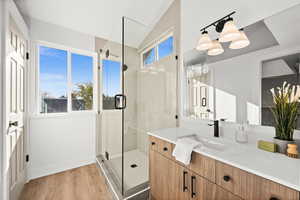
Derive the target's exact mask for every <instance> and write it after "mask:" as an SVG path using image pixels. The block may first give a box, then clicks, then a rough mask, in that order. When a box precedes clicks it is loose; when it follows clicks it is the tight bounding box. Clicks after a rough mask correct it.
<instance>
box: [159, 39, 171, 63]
mask: <svg viewBox="0 0 300 200" xmlns="http://www.w3.org/2000/svg"><path fill="white" fill-rule="evenodd" d="M157 51H158V59H162V58H164V57H166V56H168V55H170V54H172V53H173V37H172V36H171V37H169V38H168V39H166V40H165V41H163V42H161V43H160V44H159V45H158V49H157Z"/></svg>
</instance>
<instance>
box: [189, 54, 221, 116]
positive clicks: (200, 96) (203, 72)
mask: <svg viewBox="0 0 300 200" xmlns="http://www.w3.org/2000/svg"><path fill="white" fill-rule="evenodd" d="M205 61H206V59H205V57H203V56H202V54H199V52H198V51H196V50H192V51H190V52H188V53H186V54H185V55H184V66H185V74H186V94H187V95H186V97H187V98H186V116H187V117H190V118H193V119H203V120H208V119H214V117H215V116H214V106H213V105H214V91H213V84H212V83H213V73H212V70H211V69H210V68H209V67H208V66H207V65H206V64H205Z"/></svg>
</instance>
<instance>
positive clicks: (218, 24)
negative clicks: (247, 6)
mask: <svg viewBox="0 0 300 200" xmlns="http://www.w3.org/2000/svg"><path fill="white" fill-rule="evenodd" d="M233 14H235V12H232V13H229V14H228V15H226V16H225V17H223V18H221V19H219V20H217V21H215V22H213V23H211V24H209V25H207V26H205V27H203V28H202V29H201V30H200V31H201V32H202V34H201V36H200V38H199V41H198V43H197V46H196V49H197V50H198V51H206V50H207V54H208V55H211V56H215V55H220V54H222V53H223V52H224V49H223V47H222V45H221V44H220V42H231V44H230V47H229V48H230V49H241V48H244V47H246V46H248V45H249V44H250V41H249V39H248V37H247V36H246V34H245V32H244V31H243V30H242V29H240V30H239V29H238V28H237V27H236V25H235V23H234V21H233V18H232V17H231V16H232V15H233ZM211 26H214V27H215V30H216V32H218V33H220V36H219V38H218V39H216V40H213V41H212V39H211V38H210V37H209V35H208V32H207V29H208V28H210V27H211Z"/></svg>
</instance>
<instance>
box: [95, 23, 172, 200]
mask: <svg viewBox="0 0 300 200" xmlns="http://www.w3.org/2000/svg"><path fill="white" fill-rule="evenodd" d="M149 33H150V31H149V27H147V26H145V25H143V24H142V23H140V22H137V21H135V20H132V19H129V18H127V17H123V18H122V44H121V45H120V46H119V47H120V49H119V50H120V53H121V55H122V56H121V59H120V66H119V67H120V69H121V74H120V75H121V88H120V91H119V93H118V94H116V95H115V96H114V110H112V111H110V112H107V113H106V115H107V117H106V119H102V122H101V123H102V126H104V127H108V128H109V130H112V131H110V132H109V134H107V135H106V136H105V137H103V138H102V140H103V141H102V143H104V148H103V149H104V150H103V151H102V153H101V155H100V156H99V158H101V161H102V163H103V168H104V170H105V171H106V174H107V176H108V179H109V182H110V183H111V185H112V186H113V187H114V189H115V190H116V193H118V195H119V199H126V198H127V197H131V196H133V195H135V194H138V195H140V196H139V198H138V199H144V198H145V199H147V198H146V196H147V190H148V187H149V185H148V182H149V163H148V135H147V132H148V131H152V130H157V129H161V128H171V127H176V119H175V116H176V112H177V110H176V108H177V106H176V105H177V92H176V91H177V84H176V83H177V60H176V59H175V53H174V52H175V38H174V37H173V36H172V40H171V42H172V48H174V49H172V52H173V53H171V54H170V55H169V56H166V57H164V58H163V59H161V60H160V61H155V62H152V63H151V64H149V65H148V64H147V65H145V59H148V60H151V59H153V58H156V56H157V55H158V52H157V50H155V54H154V55H153V54H151V53H148V49H149V48H150V49H155V48H153V47H152V44H151V43H148V42H147V37H148V35H149ZM173 38H174V39H173ZM116 46H117V45H116ZM156 54H157V55H156ZM152 56H154V57H152ZM111 78H113V77H111ZM102 130H103V129H102ZM102 134H105V133H102ZM98 160H99V159H98Z"/></svg>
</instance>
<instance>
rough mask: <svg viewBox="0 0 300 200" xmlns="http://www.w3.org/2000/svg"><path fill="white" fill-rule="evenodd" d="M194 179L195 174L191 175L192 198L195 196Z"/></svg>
mask: <svg viewBox="0 0 300 200" xmlns="http://www.w3.org/2000/svg"><path fill="white" fill-rule="evenodd" d="M195 180H196V176H192V179H191V197H192V198H194V197H195V196H196V192H195V191H194V182H195Z"/></svg>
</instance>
